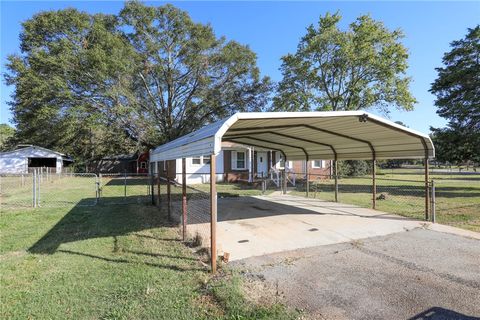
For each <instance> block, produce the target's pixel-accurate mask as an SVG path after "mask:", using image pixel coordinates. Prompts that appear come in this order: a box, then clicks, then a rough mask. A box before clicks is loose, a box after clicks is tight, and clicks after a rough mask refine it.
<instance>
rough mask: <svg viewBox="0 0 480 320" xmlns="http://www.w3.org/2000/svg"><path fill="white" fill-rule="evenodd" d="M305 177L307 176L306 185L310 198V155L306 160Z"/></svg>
mask: <svg viewBox="0 0 480 320" xmlns="http://www.w3.org/2000/svg"><path fill="white" fill-rule="evenodd" d="M305 177H306V183H305V186H306V188H307V191H306V193H307V198H308V193H309V191H310V182H309V180H310V179H309V178H310V177H309V172H308V157H307V158H306V160H305Z"/></svg>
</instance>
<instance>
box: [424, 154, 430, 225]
mask: <svg viewBox="0 0 480 320" xmlns="http://www.w3.org/2000/svg"><path fill="white" fill-rule="evenodd" d="M424 166H425V221H428V215H429V209H430V193H429V190H428V180H429V179H430V178H429V168H428V153H427V152H425V159H424Z"/></svg>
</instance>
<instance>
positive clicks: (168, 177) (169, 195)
mask: <svg viewBox="0 0 480 320" xmlns="http://www.w3.org/2000/svg"><path fill="white" fill-rule="evenodd" d="M165 161H166V162H165V169H166V170H167V172H166V173H167V213H168V220H170V218H171V217H170V205H171V200H172V198H171V193H170V172H169V170H168V160H165Z"/></svg>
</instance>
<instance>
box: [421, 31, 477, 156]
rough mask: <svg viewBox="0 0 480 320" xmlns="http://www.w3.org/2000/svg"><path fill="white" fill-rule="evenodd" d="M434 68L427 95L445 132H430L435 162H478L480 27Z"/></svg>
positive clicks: (437, 129)
mask: <svg viewBox="0 0 480 320" xmlns="http://www.w3.org/2000/svg"><path fill="white" fill-rule="evenodd" d="M451 47H452V49H451V50H450V51H449V52H447V53H445V54H444V56H443V60H442V61H443V64H444V66H443V67H440V68H436V69H435V70H437V72H438V76H437V79H435V81H434V82H433V83H432V87H431V89H430V92H432V93H433V94H435V95H436V100H435V106H437V108H438V110H437V114H439V115H440V116H441V117H444V118H446V119H448V121H449V122H448V126H447V127H446V128H431V130H432V131H433V135H432V136H433V139H434V142H435V145H436V147H437V158H438V159H439V160H441V161H449V162H452V163H458V162H465V161H475V162H479V161H480V26H479V25H477V26H476V27H475V28H473V29H468V33H467V35H466V36H465V38H463V39H461V40H456V41H453V42H452V43H451Z"/></svg>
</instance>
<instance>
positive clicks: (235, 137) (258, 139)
mask: <svg viewBox="0 0 480 320" xmlns="http://www.w3.org/2000/svg"><path fill="white" fill-rule="evenodd" d="M232 138H233V139H250V140H254V141H260V142H266V143H272V144H277V145H279V146H284V147H289V148H294V149H300V150H302V151H303V153H304V154H305V157H306V158H307V159H308V152H307V150H305V148H302V147H299V146H294V145H291V144H287V143H282V142H276V141H268V140H265V139H261V138H255V137H251V136H245V135H240V136H231V137H230V139H232ZM243 144H248V142H243ZM252 146H253V145H252ZM266 148H269V147H266ZM285 158H286V155H285Z"/></svg>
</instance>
